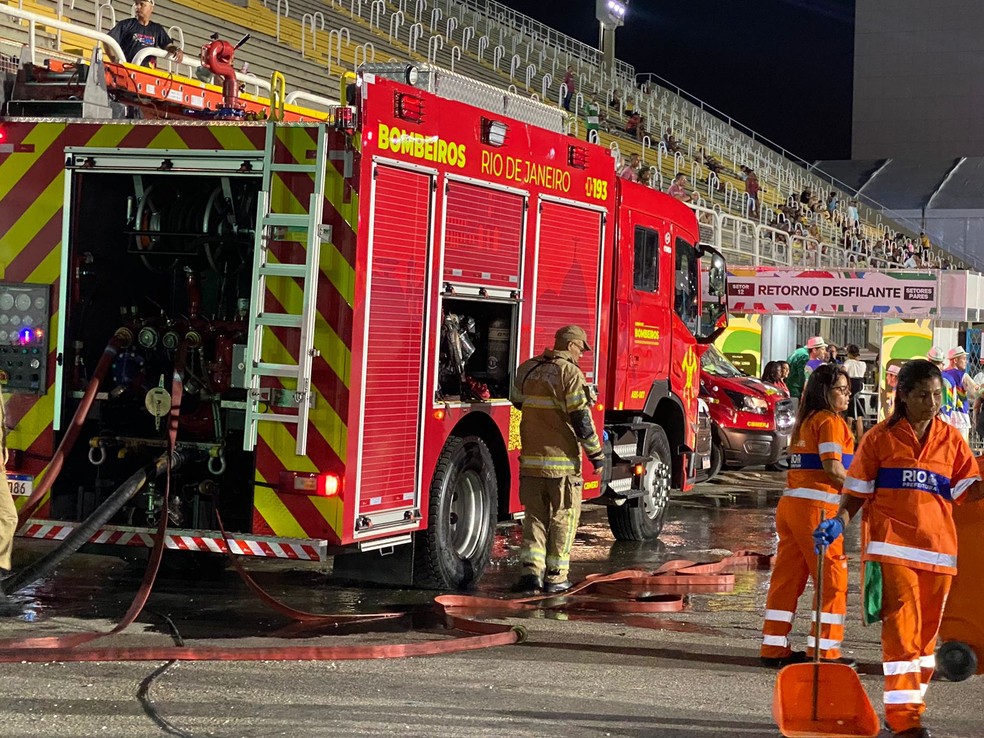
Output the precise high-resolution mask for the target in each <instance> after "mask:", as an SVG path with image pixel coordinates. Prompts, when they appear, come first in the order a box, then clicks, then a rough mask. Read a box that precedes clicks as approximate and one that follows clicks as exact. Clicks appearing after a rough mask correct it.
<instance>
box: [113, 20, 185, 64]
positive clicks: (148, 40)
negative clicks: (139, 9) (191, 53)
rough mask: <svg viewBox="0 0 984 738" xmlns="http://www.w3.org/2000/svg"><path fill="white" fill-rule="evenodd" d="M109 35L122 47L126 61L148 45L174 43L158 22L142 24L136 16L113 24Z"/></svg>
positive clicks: (164, 45)
mask: <svg viewBox="0 0 984 738" xmlns="http://www.w3.org/2000/svg"><path fill="white" fill-rule="evenodd" d="M109 35H110V36H112V37H113V38H114V39H116V42H117V43H118V44H119V45H120V48H122V49H123V55H124V56H125V57H126V60H127V61H133V57H135V56H136V55H137V52H138V51H140V50H141V49H146V48H147V47H148V46H150V47H156V48H158V49H166V48H167V47H168V46H170V45H171V44H173V43H174V41H173V40H172V39H171V37H170V36H168V35H167V31H165V30H164V26H162V25H161V24H160V23H154V21H151V22H150V23H148V24H147V25H146V26H142V25H140V21H138V20H137V19H136V18H127V19H126V20H121V21H120V22H119V23H117V24H116V25H115V26H113V29H112V30H111V31H110V32H109ZM147 66H151V64H147Z"/></svg>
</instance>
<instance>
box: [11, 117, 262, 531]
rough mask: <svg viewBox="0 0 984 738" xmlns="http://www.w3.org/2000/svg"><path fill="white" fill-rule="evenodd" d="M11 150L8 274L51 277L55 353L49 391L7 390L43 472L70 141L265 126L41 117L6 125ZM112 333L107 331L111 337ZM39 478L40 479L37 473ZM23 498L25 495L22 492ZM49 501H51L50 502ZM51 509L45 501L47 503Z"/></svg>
mask: <svg viewBox="0 0 984 738" xmlns="http://www.w3.org/2000/svg"><path fill="white" fill-rule="evenodd" d="M4 131H5V133H6V141H5V143H7V144H10V149H11V152H10V153H3V154H0V279H2V280H5V281H10V282H31V283H38V284H50V285H51V290H52V292H51V301H52V302H51V323H50V325H49V327H48V336H49V337H50V339H51V355H50V357H49V361H48V377H47V394H45V395H42V396H40V397H35V396H29V395H10V396H6V395H5V398H6V399H7V402H8V405H7V407H8V410H9V418H10V419H9V421H8V422H9V423H10V424H11V425H13V426H14V429H13V431H11V433H10V436H9V444H10V447H11V448H12V449H19V450H21V451H24V452H25V454H24V455H23V464H22V465H21V468H18V469H13V470H12V471H16V472H19V473H26V474H32V475H34V476H35V477H40V476H42V475H43V473H44V468H45V466H46V465H47V462H48V460H49V459H50V458H51V455H52V453H53V451H54V449H53V441H54V439H53V431H52V421H53V418H54V403H55V399H56V398H55V396H54V392H53V385H54V371H55V366H56V362H55V351H54V347H55V346H56V345H57V343H56V337H57V336H58V330H59V326H60V322H61V321H60V317H61V313H60V308H61V306H60V305H58V288H59V270H60V264H61V258H62V254H61V247H62V216H63V206H64V198H65V168H64V163H65V149H66V148H67V147H81V146H92V147H106V148H115V147H118V148H136V149H164V148H168V149H229V150H257V149H261V148H262V147H263V134H264V128H263V126H259V125H258V126H252V127H251V126H239V125H234V126H233V125H227V126H224V125H221V124H220V125H214V126H200V125H187V126H181V125H175V126H171V125H162V124H159V123H130V122H119V123H105V124H89V123H65V122H53V121H44V122H37V123H26V122H25V123H20V122H12V123H7V124H5V126H4ZM108 338H109V337H108V336H107V339H108ZM36 481H37V480H36ZM19 499H20V500H21V501H23V498H19ZM45 505H46V503H45ZM40 513H41V514H46V509H45V507H42V508H41V509H40Z"/></svg>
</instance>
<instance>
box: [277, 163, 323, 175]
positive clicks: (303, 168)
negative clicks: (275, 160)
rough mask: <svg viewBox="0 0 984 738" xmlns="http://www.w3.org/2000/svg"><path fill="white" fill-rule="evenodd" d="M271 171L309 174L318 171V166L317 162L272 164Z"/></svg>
mask: <svg viewBox="0 0 984 738" xmlns="http://www.w3.org/2000/svg"><path fill="white" fill-rule="evenodd" d="M270 171H271V172H306V173H307V174H314V173H316V172H317V171H318V167H317V165H315V164H271V165H270Z"/></svg>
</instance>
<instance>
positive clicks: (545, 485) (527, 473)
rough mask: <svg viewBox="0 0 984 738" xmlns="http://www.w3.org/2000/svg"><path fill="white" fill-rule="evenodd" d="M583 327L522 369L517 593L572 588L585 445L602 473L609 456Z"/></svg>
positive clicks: (564, 331)
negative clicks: (588, 372) (585, 364)
mask: <svg viewBox="0 0 984 738" xmlns="http://www.w3.org/2000/svg"><path fill="white" fill-rule="evenodd" d="M590 350H591V347H590V346H589V345H588V335H587V333H585V332H584V329H583V328H581V327H580V326H576V325H568V326H564V327H563V328H561V329H560V330H558V331H557V333H556V334H555V335H554V347H553V349H547V350H546V351H544V352H543V353H542V354H541V355H540V356H534V357H533V358H532V359H529V360H527V361H524V362H523V363H522V364H520V366H519V369H517V370H516V381H515V383H514V386H513V396H512V402H513V404H514V405H515V406H516V407H517V408H519V409H520V410H522V411H523V418H522V420H521V421H520V424H519V436H520V443H521V444H522V452H521V453H520V456H519V500H520V502H521V503H522V504H523V507H524V508H525V510H526V516H525V517H524V519H523V550H522V553H521V554H520V560H521V561H522V564H523V574H522V576H520V578H519V581H517V582H516V585H515V586H514V587H513V590H514V591H517V592H535V591H538V590H541V589H542V590H543V591H544V592H550V593H553V592H563V591H564V590H566V589H569V588H570V586H571V583H570V580H569V579H568V578H567V573H568V571H569V569H570V557H571V547H572V546H573V544H574V534H575V532H577V524H578V521H579V519H580V517H581V488H582V483H583V479H582V477H581V446H583V447H584V450H585V451H586V452H587V454H588V458H589V459H590V460H591V464H592V465H593V466H594V468H595V469H596V470H600V469H601V468H602V467H604V465H605V455H604V453H603V451H602V448H601V441H599V440H598V433H597V432H596V431H595V426H594V420H593V419H592V418H591V399H590V397H589V394H590V390H589V387H588V385H587V384H586V383H585V381H584V374H583V373H582V372H581V368H580V366H579V365H578V361H579V360H580V358H581V356H582V355H583V354H584V352H585V351H590Z"/></svg>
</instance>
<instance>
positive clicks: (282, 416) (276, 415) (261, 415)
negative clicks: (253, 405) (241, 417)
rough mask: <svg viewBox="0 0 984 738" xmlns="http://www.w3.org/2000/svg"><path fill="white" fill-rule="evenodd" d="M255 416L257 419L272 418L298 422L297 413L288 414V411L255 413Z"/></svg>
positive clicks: (280, 420)
mask: <svg viewBox="0 0 984 738" xmlns="http://www.w3.org/2000/svg"><path fill="white" fill-rule="evenodd" d="M253 417H254V418H256V419H257V420H270V421H276V422H278V423H297V416H296V415H287V414H286V413H255V414H254V415H253Z"/></svg>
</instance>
